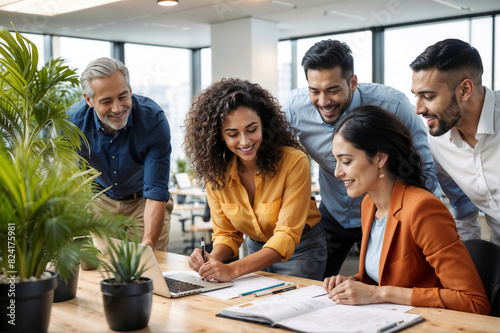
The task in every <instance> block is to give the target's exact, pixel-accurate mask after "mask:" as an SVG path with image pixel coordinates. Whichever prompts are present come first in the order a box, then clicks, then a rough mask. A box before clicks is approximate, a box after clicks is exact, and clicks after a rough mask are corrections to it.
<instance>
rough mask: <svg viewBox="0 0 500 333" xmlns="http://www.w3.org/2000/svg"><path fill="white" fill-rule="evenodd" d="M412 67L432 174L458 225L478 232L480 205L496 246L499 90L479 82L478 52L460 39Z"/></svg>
mask: <svg viewBox="0 0 500 333" xmlns="http://www.w3.org/2000/svg"><path fill="white" fill-rule="evenodd" d="M410 68H411V69H412V70H413V77H412V91H413V93H414V94H415V95H416V96H417V102H416V113H417V114H420V115H422V116H423V117H424V118H425V119H426V121H427V125H428V126H429V134H430V136H429V146H430V149H431V153H432V156H433V157H434V162H435V164H436V168H437V173H436V175H437V177H438V180H439V182H440V184H441V187H442V189H443V191H444V192H445V193H446V194H447V196H448V197H449V199H450V203H451V205H452V208H454V209H455V213H456V214H458V215H460V216H461V217H462V219H461V223H462V224H463V225H462V226H461V227H463V228H468V229H469V231H470V232H471V234H475V235H476V236H478V234H477V232H478V230H479V229H478V224H477V214H478V210H477V209H478V208H479V209H480V210H481V211H482V212H483V213H484V214H485V216H486V222H487V223H488V225H489V226H490V228H491V241H492V242H493V243H496V244H498V245H500V91H492V90H490V89H488V88H487V87H484V86H482V81H481V77H482V74H483V65H482V61H481V57H480V55H479V53H478V51H477V50H476V49H475V48H474V47H472V46H471V45H470V44H468V43H466V42H463V41H461V40H458V39H446V40H443V41H440V42H437V43H436V44H434V45H431V46H429V47H428V48H427V49H426V50H425V51H424V52H423V53H422V54H420V55H419V56H418V57H417V58H416V59H415V60H414V61H413V62H412V63H411V64H410ZM456 185H458V187H460V189H461V191H463V193H465V195H466V196H467V197H468V198H469V199H470V200H471V201H472V202H473V203H474V205H475V206H476V207H477V208H476V207H474V206H473V205H471V204H470V202H469V201H468V200H467V198H466V197H464V196H463V195H461V191H460V189H458V188H457V187H456ZM456 214H454V215H456ZM457 223H458V222H457ZM479 236H480V234H479Z"/></svg>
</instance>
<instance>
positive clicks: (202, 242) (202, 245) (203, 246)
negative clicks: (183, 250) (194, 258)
mask: <svg viewBox="0 0 500 333" xmlns="http://www.w3.org/2000/svg"><path fill="white" fill-rule="evenodd" d="M201 256H202V257H203V262H206V260H205V239H204V238H203V237H201Z"/></svg>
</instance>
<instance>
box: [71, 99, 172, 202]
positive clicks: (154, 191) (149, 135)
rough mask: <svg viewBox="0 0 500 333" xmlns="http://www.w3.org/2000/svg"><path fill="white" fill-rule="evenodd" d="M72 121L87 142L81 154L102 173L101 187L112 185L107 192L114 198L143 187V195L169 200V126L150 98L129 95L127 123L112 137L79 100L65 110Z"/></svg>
mask: <svg viewBox="0 0 500 333" xmlns="http://www.w3.org/2000/svg"><path fill="white" fill-rule="evenodd" d="M68 115H69V116H70V118H71V121H72V122H73V123H74V124H75V125H76V126H78V127H79V128H80V129H81V130H82V132H83V134H85V136H86V138H87V140H88V141H89V145H90V149H89V147H86V146H85V145H82V150H81V151H79V154H80V156H82V157H83V158H85V159H86V160H87V161H88V162H89V164H90V165H91V166H92V167H93V168H95V169H97V170H98V171H100V172H101V173H102V174H101V175H100V176H99V177H98V178H97V179H96V181H97V182H98V183H99V185H100V186H102V187H103V188H107V187H109V186H112V187H111V189H109V190H108V191H107V192H106V194H107V195H108V196H109V197H111V198H112V199H114V200H118V199H120V198H122V197H124V196H127V195H130V194H132V193H135V192H138V191H140V190H143V191H144V192H143V194H144V197H145V198H149V199H153V200H157V201H168V199H169V198H170V193H169V191H168V182H169V177H170V154H171V152H172V147H171V145H170V126H169V124H168V120H167V118H166V117H165V113H164V112H163V110H162V109H161V107H160V106H159V105H158V104H156V103H155V102H154V101H153V100H151V99H149V98H147V97H143V96H139V95H135V94H134V95H132V111H131V112H130V115H129V117H128V120H127V125H126V126H125V127H124V128H122V129H121V130H119V131H118V132H117V133H116V134H115V135H114V136H111V135H109V134H108V133H107V132H106V131H105V130H104V128H103V127H102V125H101V123H100V121H99V118H98V117H97V114H96V112H95V111H94V108H91V107H89V106H88V105H87V103H86V102H85V100H82V101H80V102H78V103H76V104H75V105H73V106H72V107H71V109H70V110H68Z"/></svg>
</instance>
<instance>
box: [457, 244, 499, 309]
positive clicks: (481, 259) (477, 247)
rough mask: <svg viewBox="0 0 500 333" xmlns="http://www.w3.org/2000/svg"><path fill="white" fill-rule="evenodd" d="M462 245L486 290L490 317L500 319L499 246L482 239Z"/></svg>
mask: <svg viewBox="0 0 500 333" xmlns="http://www.w3.org/2000/svg"><path fill="white" fill-rule="evenodd" d="M463 243H464V245H465V247H466V248H467V250H468V251H469V254H470V256H471V257H472V261H474V265H475V266H476V269H477V272H478V273H479V276H480V277H481V280H482V281H483V285H484V289H486V294H487V295H488V300H489V301H490V307H491V309H490V316H495V317H500V246H498V245H496V244H493V243H491V242H488V241H486V240H484V239H468V240H466V241H464V242H463Z"/></svg>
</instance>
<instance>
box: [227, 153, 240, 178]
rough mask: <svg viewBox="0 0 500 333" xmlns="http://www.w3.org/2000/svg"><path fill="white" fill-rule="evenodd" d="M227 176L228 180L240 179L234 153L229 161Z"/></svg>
mask: <svg viewBox="0 0 500 333" xmlns="http://www.w3.org/2000/svg"><path fill="white" fill-rule="evenodd" d="M227 178H228V181H231V180H234V181H237V180H238V179H240V176H239V174H238V162H237V161H236V155H233V157H232V158H231V161H230V162H229V172H228V177H227Z"/></svg>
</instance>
